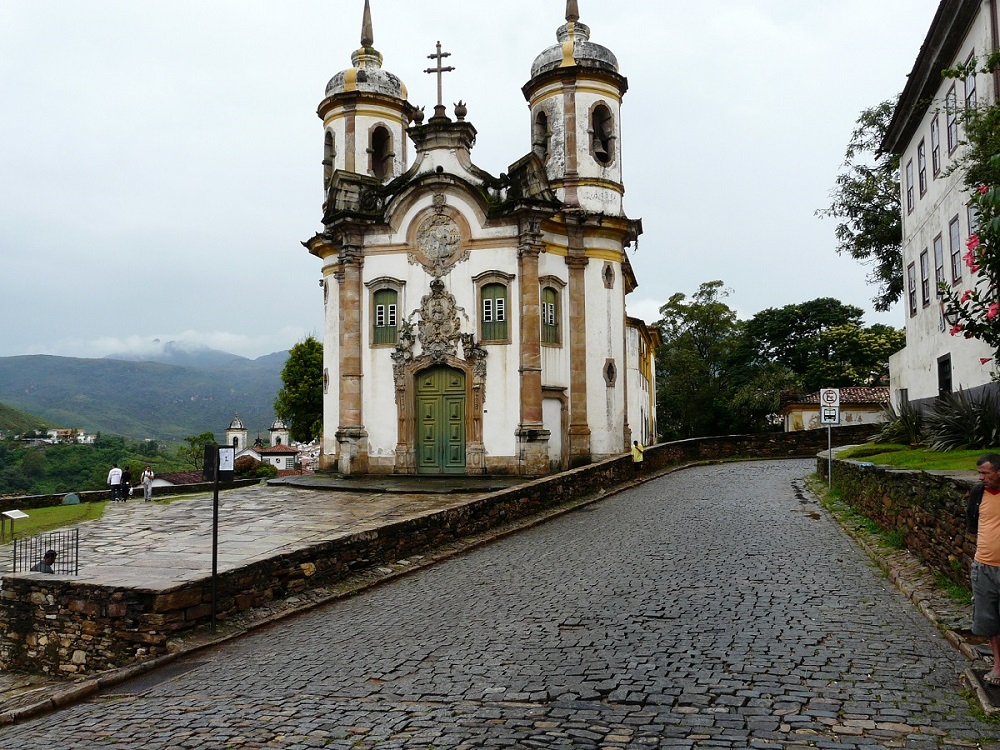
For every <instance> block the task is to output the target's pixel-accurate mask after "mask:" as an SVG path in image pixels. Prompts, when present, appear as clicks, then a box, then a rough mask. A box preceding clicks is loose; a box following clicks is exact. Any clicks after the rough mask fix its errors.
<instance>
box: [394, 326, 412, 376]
mask: <svg viewBox="0 0 1000 750" xmlns="http://www.w3.org/2000/svg"><path fill="white" fill-rule="evenodd" d="M413 343H414V341H413V324H412V323H410V321H409V320H406V319H403V320H402V321H400V324H399V331H398V334H397V336H396V348H395V349H394V350H393V352H392V354H390V355H389V356H390V357H391V358H392V379H393V381H394V382H395V384H396V388H402V387H403V385H404V383H405V382H406V378H405V376H404V374H403V370H404V368H405V367H406V366H407V365H408V364H409V363H410V362H412V361H413Z"/></svg>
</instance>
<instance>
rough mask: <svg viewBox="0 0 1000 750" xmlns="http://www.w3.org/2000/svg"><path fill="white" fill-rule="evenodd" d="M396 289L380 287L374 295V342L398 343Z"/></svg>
mask: <svg viewBox="0 0 1000 750" xmlns="http://www.w3.org/2000/svg"><path fill="white" fill-rule="evenodd" d="M396 300H397V295H396V290H395V289H379V290H378V291H377V292H375V295H374V309H375V320H374V326H373V328H372V343H373V344H395V343H396Z"/></svg>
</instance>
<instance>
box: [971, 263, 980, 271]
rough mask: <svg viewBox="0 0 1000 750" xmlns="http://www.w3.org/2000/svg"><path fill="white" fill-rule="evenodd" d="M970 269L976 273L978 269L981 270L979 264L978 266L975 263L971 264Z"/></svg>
mask: <svg viewBox="0 0 1000 750" xmlns="http://www.w3.org/2000/svg"><path fill="white" fill-rule="evenodd" d="M969 270H970V271H972V272H973V273H975V272H976V271H978V270H979V266H977V265H976V264H975V263H973V264H972V265H970V266H969Z"/></svg>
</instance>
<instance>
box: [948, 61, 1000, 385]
mask: <svg viewBox="0 0 1000 750" xmlns="http://www.w3.org/2000/svg"><path fill="white" fill-rule="evenodd" d="M998 67H1000V53H994V54H992V55H990V57H989V58H988V59H987V60H986V63H985V64H984V65H983V66H982V68H979V63H978V62H977V60H976V59H972V60H970V61H969V62H968V63H967V64H965V65H959V66H956V67H955V68H952V69H950V70H946V71H945V72H944V75H945V76H948V77H951V78H964V77H965V76H967V75H968V74H969V73H972V72H974V71H976V70H977V69H979V70H981V72H983V73H992V72H993V71H994V70H996V69H997V68H998ZM962 119H963V125H964V130H965V144H966V149H965V153H964V155H963V158H962V161H961V162H960V166H961V167H962V168H963V169H964V170H965V184H966V186H967V187H968V188H969V193H970V199H969V203H970V205H972V206H973V207H974V208H975V209H976V211H977V213H978V221H979V227H978V229H977V230H976V231H975V232H973V233H972V234H971V235H970V236H969V239H968V241H967V242H966V248H967V250H968V252H966V254H965V255H964V256H963V260H964V261H965V264H966V265H967V266H968V267H969V271H970V272H971V276H972V278H973V279H974V283H973V284H972V285H970V287H969V288H968V289H965V290H962V291H961V292H959V291H957V290H952V289H951V288H950V287H949V286H948V285H947V284H944V283H942V284H940V285H939V289H940V291H941V292H942V294H943V295H944V300H945V302H944V305H945V317H946V318H947V320H948V321H949V322H950V323H951V324H952V325H951V335H952V336H958V335H962V336H964V337H965V338H977V339H979V340H981V341H983V342H985V343H986V344H987V345H988V346H990V347H991V348H992V349H993V351H994V362H996V361H997V357H1000V298H998V293H997V290H998V289H1000V102H994V103H993V104H989V105H980V106H979V107H972V108H970V109H967V110H966V111H965V113H964V114H963V116H962ZM994 378H995V379H996V378H997V374H996V372H995V371H994Z"/></svg>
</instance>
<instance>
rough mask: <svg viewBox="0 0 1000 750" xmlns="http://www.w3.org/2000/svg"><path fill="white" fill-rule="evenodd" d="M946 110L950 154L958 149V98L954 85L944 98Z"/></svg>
mask: <svg viewBox="0 0 1000 750" xmlns="http://www.w3.org/2000/svg"><path fill="white" fill-rule="evenodd" d="M944 110H945V115H946V119H947V123H948V153H949V154H950V153H951V152H952V151H954V150H955V149H956V148H958V98H957V96H956V95H955V86H954V84H953V85H952V87H951V88H950V89H948V93H947V94H945V96H944Z"/></svg>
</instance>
